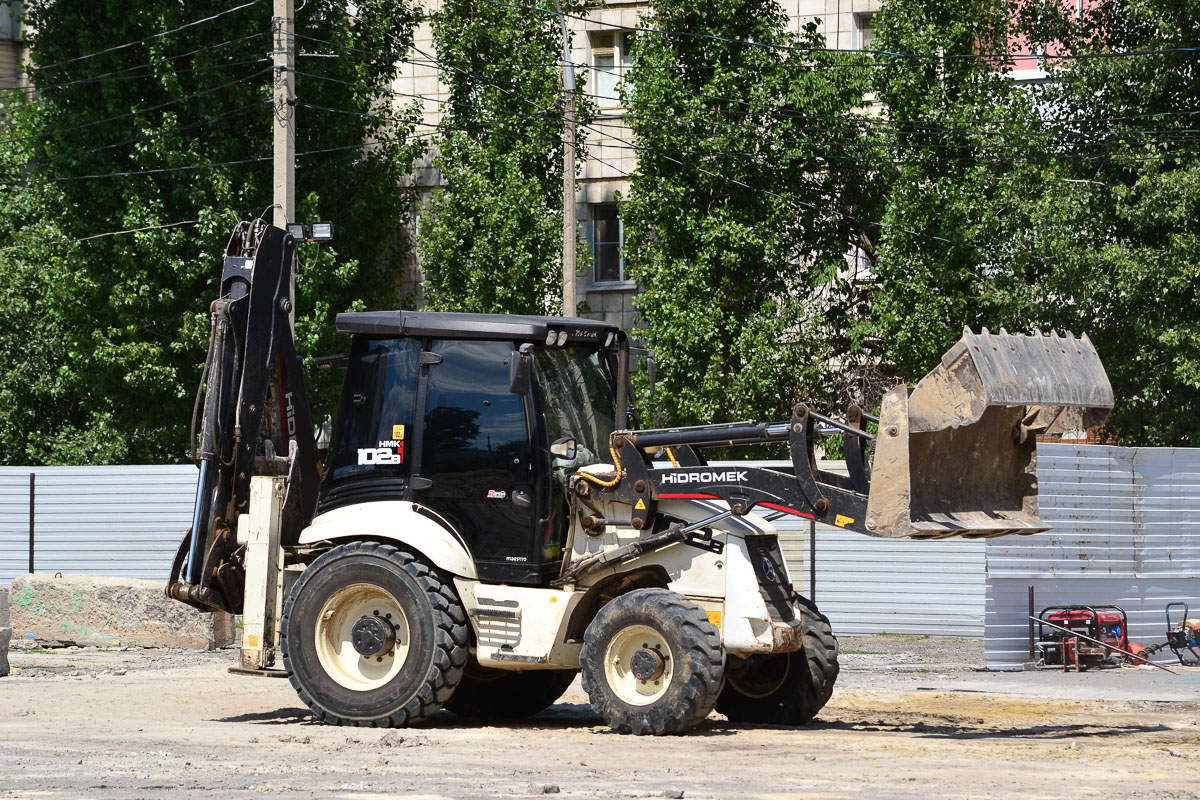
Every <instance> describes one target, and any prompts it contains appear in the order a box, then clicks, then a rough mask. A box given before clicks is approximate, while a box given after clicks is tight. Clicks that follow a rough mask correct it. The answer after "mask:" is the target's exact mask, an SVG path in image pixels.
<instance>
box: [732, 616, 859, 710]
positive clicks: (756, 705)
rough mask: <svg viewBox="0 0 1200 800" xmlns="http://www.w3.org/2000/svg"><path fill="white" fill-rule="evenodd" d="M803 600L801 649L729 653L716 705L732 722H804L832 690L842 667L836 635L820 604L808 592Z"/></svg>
mask: <svg viewBox="0 0 1200 800" xmlns="http://www.w3.org/2000/svg"><path fill="white" fill-rule="evenodd" d="M799 604H800V620H801V622H802V624H803V626H804V647H803V648H802V649H800V650H797V651H795V652H792V653H770V654H764V655H754V656H749V657H746V658H741V657H736V656H731V657H730V658H729V662H728V665H727V667H726V670H725V689H724V691H722V692H721V697H720V699H719V700H717V711H719V712H721V713H722V714H724V715H725V716H726V717H727V718H728V719H729V721H730V722H758V723H766V724H773V725H803V724H804V723H806V722H808V721H809V720H811V719H812V718H813V717H815V716H816V715H817V712H818V711H820V710H821V709H822V708H824V706H825V704H826V703H827V702H829V698H830V697H832V696H833V684H834V682H835V681H837V676H838V671H839V667H838V660H837V653H838V651H837V639H835V638H834V636H833V630H832V629H831V628H830V626H829V620H828V619H827V618H826V617H825V615H824V614H822V613H821V612H820V611H818V610H817V607H816V605H814V604H813V603H812V602H810V601H809V600H806V599H804V598H800V599H799Z"/></svg>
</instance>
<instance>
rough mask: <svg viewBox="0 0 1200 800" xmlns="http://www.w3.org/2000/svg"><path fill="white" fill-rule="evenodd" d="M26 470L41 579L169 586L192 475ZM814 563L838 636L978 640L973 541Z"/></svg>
mask: <svg viewBox="0 0 1200 800" xmlns="http://www.w3.org/2000/svg"><path fill="white" fill-rule="evenodd" d="M757 463H761V464H763V465H767V464H768V463H771V462H757ZM773 463H776V464H779V463H782V462H773ZM821 467H822V468H823V469H830V470H833V471H841V470H843V469H844V467H843V465H842V464H841V463H840V462H823V463H822V464H821ZM30 471H31V470H30V469H29V468H21V467H0V583H8V582H10V581H12V580H13V578H15V577H16V576H18V575H20V574H22V573H24V572H25V571H26V570H27V569H28V544H29V536H28V531H29V528H28V523H29V473H30ZM33 471H34V472H35V473H36V474H37V480H36V492H35V534H36V550H35V561H36V564H35V566H36V568H37V570H38V571H42V572H64V573H71V572H74V573H90V574H97V575H114V576H122V577H134V578H153V579H165V577H166V574H167V571H168V569H169V568H170V563H171V558H172V557H173V556H174V554H175V548H176V547H177V546H178V544H179V541H180V539H181V538H182V536H183V533H184V531H186V530H187V527H188V525H189V524H190V522H191V520H190V516H191V510H192V502H193V499H194V493H195V483H196V469H195V468H194V467H192V466H190V465H179V466H117V467H39V468H35V469H34V470H33ZM775 524H776V525H777V526H779V528H780V530H781V532H782V537H783V548H784V552H785V555H786V557H787V560H788V564H789V567H790V568H791V571H792V576H793V580H794V581H795V583H796V587H797V589H798V590H799V591H801V592H802V593H804V594H808V592H809V535H808V530H809V529H808V522H807V521H806V520H801V519H797V518H794V517H784V518H782V519H780V520H778V521H776V523H775ZM816 564H817V584H816V599H817V603H818V604H819V605H820V607H821V610H822V611H824V612H825V613H826V614H828V615H829V617H830V620H831V621H832V622H833V626H834V630H836V631H838V632H839V633H843V634H865V633H906V634H924V633H928V634H940V635H955V636H974V637H978V636H982V635H983V584H984V580H983V576H984V570H983V545H982V543H981V542H969V541H959V540H953V541H941V542H909V541H895V540H890V539H876V538H871V537H867V536H861V535H859V534H855V533H848V532H846V531H842V530H839V529H837V528H831V527H828V526H825V525H818V526H817V561H816Z"/></svg>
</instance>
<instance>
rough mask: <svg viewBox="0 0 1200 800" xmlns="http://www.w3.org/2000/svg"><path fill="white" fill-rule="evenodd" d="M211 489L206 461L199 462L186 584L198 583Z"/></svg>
mask: <svg viewBox="0 0 1200 800" xmlns="http://www.w3.org/2000/svg"><path fill="white" fill-rule="evenodd" d="M211 491H212V489H211V488H210V487H209V485H208V459H204V460H203V461H201V462H200V478H199V480H197V481H196V503H195V505H194V506H193V507H192V541H191V543H190V546H189V547H188V569H187V582H188V583H191V584H196V583H199V582H200V555H201V553H202V552H203V550H202V547H203V538H202V537H206V536H207V535H208V514H209V513H210V511H211V509H210V508H209V503H210V502H212V495H211V494H210V492H211Z"/></svg>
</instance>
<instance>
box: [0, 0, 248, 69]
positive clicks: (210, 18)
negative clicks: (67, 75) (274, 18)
mask: <svg viewBox="0 0 1200 800" xmlns="http://www.w3.org/2000/svg"><path fill="white" fill-rule="evenodd" d="M258 2H260V0H250V1H249V2H247V3H242V4H241V5H239V6H234V7H233V8H227V9H225V10H224V11H218V12H217V13H216V14H213V15H211V16H208V17H205V18H204V19H198V20H193V21H192V22H188V23H185V24H183V25H180V26H179V27H177V28H171V29H170V30H166V31H159V32H158V33H154V34H151V35H150V36H146V37H144V38H142V39H137V40H136V41H132V42H125V43H124V44H118V45H114V46H113V47H107V48H105V49H103V50H97V51H95V52H92V53H85V54H84V55H81V56H75V57H73V58H67V59H63V60H62V61H56V62H54V63H53V64H41V65H39V66H36V67H22V68H21V69H19V70H17V71H16V72H10V73H8V74H5V75H0V80H2V79H5V78H19V77H20V76H21V74H22V73H24V74H26V75H32V74H34V73H36V72H42V71H44V70H48V69H55V68H56V67H62V66H66V65H67V64H74V63H77V62H79V61H86V60H88V59H92V58H95V57H96V56H102V55H106V54H108V53H115V52H117V51H119V50H125V49H126V48H129V47H136V46H137V45H139V44H145V43H146V42H152V41H154V40H155V39H161V38H162V37H164V36H170V35H171V34H173V33H178V32H179V31H182V30H187V29H188V28H194V27H195V26H197V25H203V24H204V23H206V22H212V21H213V20H215V19H220V18H221V17H224V16H227V15H229V14H233V13H234V12H237V11H241V10H242V9H243V8H249V7H250V6H253V5H256V4H257V3H258Z"/></svg>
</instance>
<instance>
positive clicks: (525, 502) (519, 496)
mask: <svg viewBox="0 0 1200 800" xmlns="http://www.w3.org/2000/svg"><path fill="white" fill-rule="evenodd" d="M512 501H513V505H514V506H516V507H517V508H532V507H533V497H532V492H530V491H529V489H527V488H524V487H522V488H517V489H513V493H512Z"/></svg>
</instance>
